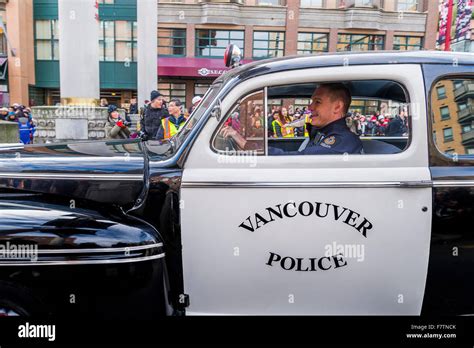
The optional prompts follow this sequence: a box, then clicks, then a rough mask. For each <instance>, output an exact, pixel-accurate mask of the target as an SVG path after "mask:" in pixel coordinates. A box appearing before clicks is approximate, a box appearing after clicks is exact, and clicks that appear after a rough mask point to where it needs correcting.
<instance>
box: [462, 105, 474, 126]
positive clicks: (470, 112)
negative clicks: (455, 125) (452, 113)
mask: <svg viewBox="0 0 474 348" xmlns="http://www.w3.org/2000/svg"><path fill="white" fill-rule="evenodd" d="M472 118H474V105H469V106H468V107H467V108H465V109H463V110H460V111H458V121H459V123H463V122H467V121H470V120H471V119H472Z"/></svg>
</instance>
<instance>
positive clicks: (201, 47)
mask: <svg viewBox="0 0 474 348" xmlns="http://www.w3.org/2000/svg"><path fill="white" fill-rule="evenodd" d="M231 43H233V44H235V45H237V46H238V47H239V48H240V49H241V51H242V55H243V54H244V31H243V30H216V29H197V30H196V57H208V58H223V57H224V53H225V50H226V48H227V46H229V45H230V44H231Z"/></svg>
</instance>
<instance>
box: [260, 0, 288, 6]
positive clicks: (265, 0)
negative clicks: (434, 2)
mask: <svg viewBox="0 0 474 348" xmlns="http://www.w3.org/2000/svg"><path fill="white" fill-rule="evenodd" d="M257 4H258V5H260V6H285V5H286V0H257Z"/></svg>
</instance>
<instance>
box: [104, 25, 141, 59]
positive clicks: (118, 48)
mask: <svg viewBox="0 0 474 348" xmlns="http://www.w3.org/2000/svg"><path fill="white" fill-rule="evenodd" d="M99 60H100V61H105V62H136V61H137V22H136V21H100V29H99Z"/></svg>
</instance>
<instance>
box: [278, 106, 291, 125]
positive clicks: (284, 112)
mask: <svg viewBox="0 0 474 348" xmlns="http://www.w3.org/2000/svg"><path fill="white" fill-rule="evenodd" d="M281 115H282V116H283V117H284V119H285V123H291V122H293V118H292V117H291V115H289V114H288V109H287V108H285V107H283V108H281Z"/></svg>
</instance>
